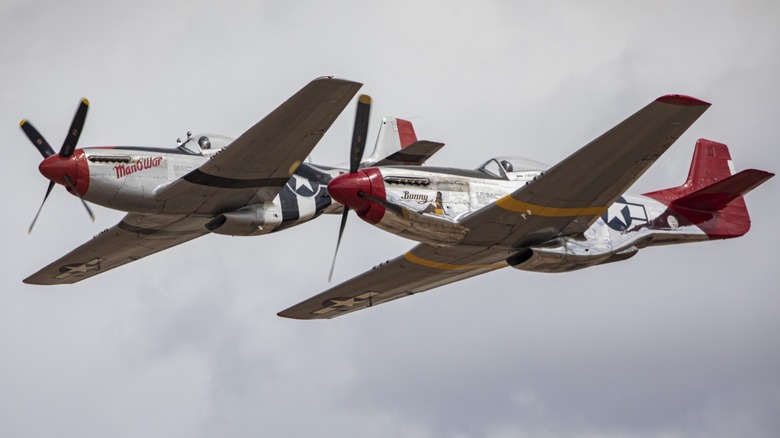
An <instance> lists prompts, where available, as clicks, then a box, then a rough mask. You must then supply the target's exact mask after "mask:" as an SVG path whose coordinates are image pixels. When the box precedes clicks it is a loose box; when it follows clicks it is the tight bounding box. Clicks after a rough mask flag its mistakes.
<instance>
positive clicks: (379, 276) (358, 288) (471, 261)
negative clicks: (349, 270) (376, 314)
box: [279, 244, 510, 319]
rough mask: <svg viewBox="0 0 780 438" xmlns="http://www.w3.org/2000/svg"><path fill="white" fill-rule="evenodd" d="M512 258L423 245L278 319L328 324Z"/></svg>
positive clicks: (501, 264)
mask: <svg viewBox="0 0 780 438" xmlns="http://www.w3.org/2000/svg"><path fill="white" fill-rule="evenodd" d="M509 255H510V254H509V253H508V252H506V251H498V250H493V249H488V248H479V247H471V246H455V247H435V246H431V245H428V244H420V245H417V246H415V247H414V248H412V249H411V250H410V251H409V252H407V253H406V254H404V255H402V256H399V257H396V258H395V259H393V260H389V261H387V262H385V263H381V264H379V265H378V266H375V267H374V268H372V269H371V270H369V271H367V272H365V273H363V274H361V275H359V276H357V277H354V278H352V279H350V280H347V281H345V282H344V283H341V284H339V285H337V286H335V287H332V288H330V289H328V290H327V291H325V292H323V293H321V294H319V295H316V296H314V297H311V298H309V299H307V300H305V301H303V302H301V303H299V304H296V305H295V306H292V307H290V308H289V309H286V310H284V311H282V312H279V316H283V317H286V318H295V319H330V318H335V317H337V316H341V315H344V314H347V313H350V312H354V311H355V310H360V309H364V308H366V307H371V306H375V305H377V304H381V303H385V302H388V301H392V300H394V299H396V298H402V297H405V296H409V295H412V294H415V293H418V292H424V291H426V290H429V289H432V288H435V287H438V286H443V285H445V284H449V283H453V282H455V281H460V280H464V279H466V278H470V277H473V276H475V275H480V274H484V273H486V272H490V271H493V270H496V269H500V268H503V267H506V266H508V265H507V263H506V262H505V261H504V260H505V259H506V258H507V257H508V256H509Z"/></svg>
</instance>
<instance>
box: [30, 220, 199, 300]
mask: <svg viewBox="0 0 780 438" xmlns="http://www.w3.org/2000/svg"><path fill="white" fill-rule="evenodd" d="M208 220H209V218H196V217H189V216H181V215H179V216H173V215H171V216H168V215H140V214H133V213H131V214H128V215H126V216H125V217H124V218H123V219H122V221H121V222H119V223H118V224H116V225H114V226H113V227H111V228H109V229H107V230H105V231H103V232H102V233H100V234H98V235H97V236H95V237H93V238H92V239H91V240H89V241H87V242H86V243H84V244H83V245H81V246H79V247H78V248H76V249H74V250H73V251H71V252H69V253H68V254H66V255H64V256H62V257H61V258H59V259H58V260H55V261H54V262H52V263H51V264H49V265H48V266H46V267H45V268H43V269H41V270H40V271H38V272H36V273H35V274H33V275H31V276H29V277H27V278H26V279H24V282H25V283H27V284H44V285H52V284H67V283H76V282H78V281H81V280H84V279H86V278H89V277H92V276H94V275H97V274H101V273H103V272H106V271H108V270H110V269H113V268H116V267H118V266H122V265H124V264H125V263H130V262H133V261H135V260H138V259H141V258H144V257H146V256H148V255H150V254H154V253H156V252H158V251H162V250H164V249H167V248H170V247H172V246H176V245H178V244H181V243H184V242H187V241H189V240H192V239H194V238H196V237H200V236H202V235H204V234H208V231H207V230H206V228H204V225H205V223H206V222H208Z"/></svg>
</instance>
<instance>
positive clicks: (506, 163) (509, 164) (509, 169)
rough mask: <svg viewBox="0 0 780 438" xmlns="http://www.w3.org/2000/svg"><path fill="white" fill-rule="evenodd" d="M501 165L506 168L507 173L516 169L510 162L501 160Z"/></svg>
mask: <svg viewBox="0 0 780 438" xmlns="http://www.w3.org/2000/svg"><path fill="white" fill-rule="evenodd" d="M501 165H502V166H504V170H506V171H507V172H512V171H513V169H514V167H512V163H510V162H509V161H508V160H501Z"/></svg>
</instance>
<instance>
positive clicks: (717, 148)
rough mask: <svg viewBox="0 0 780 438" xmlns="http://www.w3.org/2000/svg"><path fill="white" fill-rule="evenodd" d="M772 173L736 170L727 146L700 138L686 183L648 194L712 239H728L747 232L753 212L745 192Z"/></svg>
mask: <svg viewBox="0 0 780 438" xmlns="http://www.w3.org/2000/svg"><path fill="white" fill-rule="evenodd" d="M772 176H774V174H772V173H769V172H765V171H762V170H756V169H748V170H743V171H742V172H739V173H736V174H735V173H734V165H733V163H732V161H731V154H730V153H729V148H728V146H726V145H725V144H723V143H717V142H714V141H710V140H705V139H699V141H697V142H696V148H695V150H694V153H693V161H692V162H691V168H690V170H689V171H688V179H687V180H686V181H685V183H684V184H683V185H681V186H678V187H673V188H670V189H665V190H658V191H655V192H651V193H645V196H647V197H650V198H653V199H655V200H656V201H659V202H661V203H663V204H665V205H666V206H668V207H669V210H670V211H671V212H673V213H676V214H677V215H678V216H679V217H681V218H684V219H686V220H687V221H689V222H690V223H692V224H694V225H696V226H697V227H699V228H700V229H701V230H702V231H704V232H705V233H707V235H708V236H709V238H710V239H728V238H731V237H739V236H742V235H744V234H745V233H747V232H748V230H749V229H750V215H749V214H748V210H747V206H746V205H745V200H744V199H743V196H744V195H746V194H747V193H748V192H750V191H751V190H753V189H754V188H756V187H758V186H759V185H761V184H762V183H764V182H765V181H766V180H768V179H769V178H771V177H772Z"/></svg>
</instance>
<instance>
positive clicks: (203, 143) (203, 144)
mask: <svg viewBox="0 0 780 438" xmlns="http://www.w3.org/2000/svg"><path fill="white" fill-rule="evenodd" d="M198 146H200V148H201V149H211V140H209V138H208V137H206V136H205V135H204V136H202V137H201V138H199V139H198Z"/></svg>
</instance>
